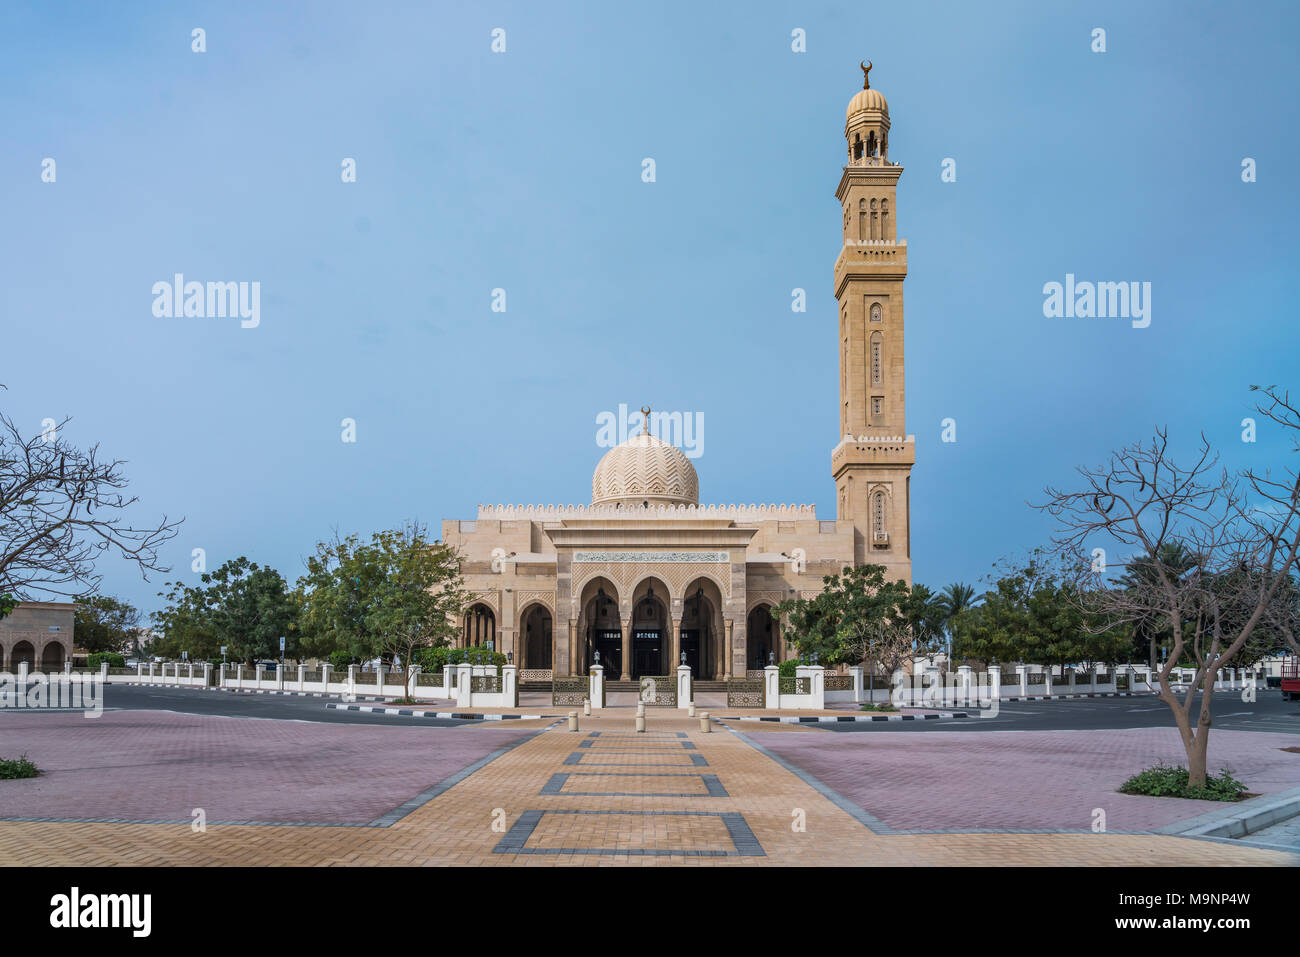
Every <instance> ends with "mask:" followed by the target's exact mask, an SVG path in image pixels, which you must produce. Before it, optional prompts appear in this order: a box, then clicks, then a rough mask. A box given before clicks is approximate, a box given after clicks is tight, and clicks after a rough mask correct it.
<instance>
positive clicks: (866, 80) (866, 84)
mask: <svg viewBox="0 0 1300 957" xmlns="http://www.w3.org/2000/svg"><path fill="white" fill-rule="evenodd" d="M858 66H860V67H861V68H862V89H864V90H869V89H871V77H869V76H868V75H867V74H868V73H870V72H871V61H870V60H868V61H867V62H866V63H863V62H861V61H859V62H858Z"/></svg>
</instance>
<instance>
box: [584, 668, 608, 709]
mask: <svg viewBox="0 0 1300 957" xmlns="http://www.w3.org/2000/svg"><path fill="white" fill-rule="evenodd" d="M587 698H588V699H589V700H590V701H591V707H592V708H593V709H595V708H603V707H605V666H604V665H592V666H591V673H590V676H589V677H588V679H587Z"/></svg>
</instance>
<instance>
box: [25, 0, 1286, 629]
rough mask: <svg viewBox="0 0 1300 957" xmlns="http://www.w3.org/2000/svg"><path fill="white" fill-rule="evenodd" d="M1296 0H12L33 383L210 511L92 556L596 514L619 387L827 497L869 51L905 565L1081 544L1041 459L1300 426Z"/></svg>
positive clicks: (125, 579)
mask: <svg viewBox="0 0 1300 957" xmlns="http://www.w3.org/2000/svg"><path fill="white" fill-rule="evenodd" d="M1298 20H1300V17H1298V16H1297V14H1296V12H1295V9H1294V7H1293V6H1289V5H1287V4H1281V3H1279V4H1267V3H1252V4H1245V5H1237V6H1236V7H1235V8H1234V9H1233V10H1226V9H1220V8H1218V7H1216V6H1213V5H1210V4H1203V3H1142V4H1132V3H1090V4H1086V5H1084V4H1042V3H1005V4H991V5H985V4H971V3H935V4H927V3H908V4H853V3H813V4H805V3H788V4H776V3H745V4H726V5H724V4H698V3H690V4H688V3H667V4H663V5H651V6H646V5H632V4H615V3H608V2H604V3H586V4H573V3H565V2H551V3H546V4H535V3H534V4H526V3H519V4H475V5H468V4H465V5H449V4H429V3H423V4H382V3H376V4H353V3H346V4H342V3H340V4H330V3H284V4H274V5H266V4H260V3H237V2H224V3H212V4H192V3H183V2H181V3H168V4H165V5H163V4H157V5H144V4H132V3H122V4H113V5H92V4H58V3H40V4H30V5H24V4H19V3H7V4H5V5H4V6H3V7H2V8H0V54H2V55H0V79H2V80H3V82H0V116H3V117H4V133H3V137H4V143H5V148H4V150H3V151H0V204H2V205H0V208H3V210H4V227H5V228H4V229H3V230H0V314H2V315H3V329H4V335H3V339H2V340H0V382H3V383H5V384H6V385H7V386H8V391H6V392H2V393H0V408H3V409H4V410H5V411H6V412H7V413H8V414H9V415H11V416H12V417H14V418H15V419H16V420H18V421H19V422H20V423H22V424H24V425H25V426H28V427H30V430H31V431H33V432H38V431H39V430H40V423H41V420H42V419H44V418H46V417H52V418H55V419H61V418H63V417H64V416H72V417H73V421H72V423H71V425H70V426H69V432H68V438H69V439H71V440H73V441H75V442H77V443H80V444H83V445H89V444H92V443H95V442H98V443H100V445H101V447H102V449H103V451H104V452H105V453H107V454H111V455H113V456H116V457H119V458H122V459H126V460H128V462H129V465H128V466H127V471H128V474H129V476H130V477H131V480H132V482H131V484H132V489H133V491H134V492H135V493H136V494H138V495H139V497H140V500H141V501H140V503H139V505H138V506H137V509H138V516H139V518H140V519H141V520H146V519H149V518H154V517H156V516H160V515H161V514H162V513H164V512H165V513H167V514H169V515H172V516H181V515H183V516H185V517H186V522H185V524H184V526H183V528H182V531H181V534H180V536H179V537H178V538H177V539H176V540H175V541H174V542H173V543H172V544H171V546H170V547H169V548H168V550H167V552H166V553H165V556H164V557H165V558H166V559H167V560H168V561H170V562H171V564H172V565H173V567H174V569H175V574H174V575H173V576H156V577H155V579H154V581H153V582H144V581H142V580H141V579H140V576H139V574H138V572H135V571H133V570H132V569H131V568H129V567H128V566H126V565H124V564H122V563H120V562H114V561H106V562H104V563H103V564H102V566H101V570H102V572H103V573H104V575H105V579H104V583H103V590H104V591H107V592H109V593H113V594H119V595H123V596H125V597H127V598H128V599H130V600H132V601H134V602H136V603H137V604H139V605H140V606H141V607H142V608H144V609H145V610H146V611H149V610H152V609H153V608H155V607H157V605H158V602H157V600H156V599H155V598H154V595H155V593H156V592H157V591H158V590H159V583H160V582H161V581H162V580H164V578H166V577H182V578H184V579H186V580H192V579H194V578H195V577H196V576H195V575H194V574H193V573H192V572H191V571H190V567H189V566H190V560H189V556H190V552H191V549H193V548H195V547H202V548H204V549H206V552H207V555H208V564H209V567H215V566H216V565H217V564H219V563H220V562H221V561H223V560H225V559H226V558H231V557H235V556H238V555H241V554H246V555H247V556H249V557H250V558H251V559H252V560H254V561H257V562H260V563H266V564H270V565H273V566H274V567H276V568H278V569H280V570H281V571H282V572H283V573H284V574H285V575H286V577H288V578H289V579H290V580H291V581H292V580H293V579H295V578H296V577H297V576H298V574H299V573H300V572H301V570H302V558H303V556H305V555H306V554H307V553H308V552H309V551H310V550H311V549H312V546H313V543H314V542H316V541H318V540H319V539H321V538H323V537H326V536H328V535H329V533H330V530H331V529H332V528H334V527H338V528H339V529H340V530H341V531H343V532H344V533H348V532H360V533H368V532H370V531H371V530H374V529H378V528H384V527H391V526H394V525H397V524H399V523H401V522H402V521H404V520H406V519H419V520H422V521H425V522H428V523H430V524H431V525H434V526H436V525H437V523H438V522H439V521H440V520H441V519H443V518H448V517H457V518H473V517H474V514H475V508H476V505H477V504H478V503H479V502H485V503H486V502H491V503H496V502H536V503H553V502H554V503H559V502H565V503H569V502H573V503H584V502H586V501H588V500H589V498H590V477H591V472H592V469H593V468H594V467H595V465H596V462H597V461H598V459H599V457H600V455H601V453H602V452H603V449H601V448H598V447H597V445H596V440H595V436H596V425H595V423H596V416H597V415H598V414H599V413H600V412H602V411H605V410H615V409H617V408H618V405H619V403H626V404H627V405H629V406H631V407H638V406H640V405H642V404H650V405H652V406H653V407H655V408H657V409H667V410H681V411H688V412H692V413H696V414H702V415H703V418H704V421H705V444H704V454H703V455H702V456H701V457H700V458H698V459H696V460H695V465H696V468H697V469H698V471H699V475H700V486H701V498H702V500H703V501H706V502H716V503H731V502H745V503H749V502H800V503H806V502H810V503H814V504H816V505H817V507H818V510H819V513H820V514H821V516H822V517H824V518H831V517H833V516H834V487H833V484H832V481H831V478H830V471H829V453H830V450H831V448H832V447H833V446H834V445H835V443H836V441H837V438H838V436H837V435H836V432H837V428H838V419H837V415H836V392H837V381H836V378H837V364H836V343H835V339H836V332H835V322H836V306H835V300H834V298H833V289H832V285H831V270H832V265H833V263H834V260H835V257H836V255H837V253H838V251H839V244H840V210H839V206H838V203H837V201H836V200H835V196H834V190H835V187H836V184H837V182H838V180H839V176H840V171H841V165H842V160H843V155H844V145H843V140H842V131H843V122H844V107H845V105H846V103H847V102H848V100H849V99H850V98H851V97H852V96H853V94H854V93H855V92H856V91H857V90H858V89H860V88H861V74H860V72H859V70H858V67H857V64H858V61H859V59H861V58H868V59H871V60H872V61H873V62H874V65H875V67H874V69H873V71H872V74H871V78H872V86H873V87H875V88H878V89H880V90H881V91H882V92H883V93H884V94H885V95H886V97H888V99H889V104H890V113H891V118H892V121H893V129H892V131H891V139H890V155H891V159H893V160H895V161H897V162H900V163H902V164H903V166H904V167H905V172H904V174H903V177H902V180H901V183H900V187H899V195H898V208H897V217H898V223H899V235H900V236H904V237H906V238H907V239H908V242H909V268H910V273H909V278H908V280H907V286H906V324H907V326H906V343H907V403H908V413H907V418H908V431H909V432H911V433H914V434H915V435H916V439H917V464H916V468H915V470H914V472H913V478H912V498H913V505H912V521H913V540H912V552H913V560H914V575H915V578H916V580H917V581H922V582H926V583H929V584H932V585H935V586H942V585H944V584H946V583H947V582H949V581H953V580H959V579H960V580H967V581H975V580H977V579H979V578H980V577H981V576H982V575H984V574H985V573H986V572H987V571H988V570H989V567H990V566H991V564H992V563H993V562H994V561H995V560H996V559H998V558H999V557H1001V556H1003V555H1005V554H1008V553H1011V552H1016V551H1023V550H1025V549H1028V548H1030V547H1033V546H1034V545H1037V544H1041V543H1042V542H1044V541H1045V539H1046V538H1047V536H1048V535H1049V534H1050V531H1051V526H1050V520H1049V519H1048V518H1047V517H1046V516H1044V515H1041V514H1039V513H1037V512H1034V511H1032V510H1031V509H1030V508H1029V507H1028V506H1027V505H1026V504H1025V503H1026V502H1027V501H1030V500H1037V498H1038V496H1039V495H1040V492H1041V489H1042V487H1043V486H1044V485H1045V484H1046V483H1048V482H1052V483H1065V484H1068V482H1069V479H1070V475H1071V470H1072V469H1073V468H1074V467H1075V466H1077V465H1080V464H1090V465H1095V464H1098V463H1099V462H1100V461H1102V460H1103V459H1104V458H1105V457H1106V455H1107V453H1108V452H1109V451H1110V450H1111V449H1112V448H1115V447H1117V446H1120V445H1123V444H1125V443H1128V442H1130V441H1133V440H1135V439H1139V438H1143V437H1146V436H1149V435H1150V433H1151V430H1152V428H1153V427H1154V426H1156V425H1157V424H1167V425H1168V426H1169V428H1170V430H1171V434H1172V436H1173V439H1174V442H1175V445H1176V446H1178V447H1180V448H1187V447H1190V446H1191V445H1192V444H1194V442H1195V440H1196V437H1197V435H1198V433H1199V432H1200V431H1202V430H1203V431H1204V432H1205V433H1206V435H1207V436H1208V437H1209V438H1210V439H1211V441H1213V442H1214V443H1215V445H1216V446H1217V447H1218V448H1219V449H1220V450H1221V451H1222V453H1223V455H1224V460H1225V463H1226V464H1229V465H1233V466H1244V465H1255V466H1262V465H1267V464H1269V463H1275V464H1284V463H1285V462H1286V461H1287V460H1288V456H1289V446H1288V445H1287V444H1286V443H1285V442H1284V440H1283V437H1282V436H1281V435H1279V434H1277V433H1276V432H1275V431H1270V430H1269V429H1267V428H1264V427H1262V426H1261V430H1260V434H1259V440H1258V442H1256V443H1255V444H1253V445H1247V444H1244V443H1242V442H1241V440H1240V434H1241V419H1242V418H1243V417H1244V416H1245V415H1247V414H1249V413H1250V410H1251V398H1250V394H1249V392H1248V391H1247V389H1248V386H1249V385H1250V384H1251V383H1261V384H1272V383H1278V384H1282V385H1286V384H1295V372H1296V369H1297V361H1296V360H1297V355H1298V354H1300V332H1297V327H1296V324H1295V322H1294V315H1293V309H1292V308H1291V302H1292V296H1293V293H1292V289H1291V288H1290V281H1291V280H1292V279H1293V276H1294V273H1295V270H1294V266H1293V264H1294V262H1295V261H1296V259H1297V253H1298V252H1300V249H1298V248H1297V247H1298V245H1300V238H1298V237H1300V230H1297V229H1296V228H1295V223H1296V221H1297V190H1296V186H1295V181H1294V177H1293V172H1292V170H1291V169H1290V167H1289V166H1288V165H1287V164H1289V163H1291V162H1292V161H1293V158H1294V157H1295V156H1296V155H1300V142H1297V140H1298V139H1300V134H1298V133H1297V126H1296V124H1295V122H1294V120H1293V116H1294V96H1295V89H1296V87H1297V82H1296V81H1297V76H1296V74H1297V66H1296V58H1295V57H1294V55H1293V52H1292V50H1291V49H1290V45H1291V43H1292V42H1293V38H1294V36H1295V34H1296V31H1297V26H1300V23H1298V22H1297V21H1298ZM195 27H201V28H203V29H204V30H205V31H206V42H207V52H206V53H202V54H197V53H194V52H192V51H191V30H192V29H193V28H195ZM497 27H500V28H503V29H504V30H505V31H506V52H505V53H503V54H494V53H492V52H491V49H490V42H491V36H490V34H491V31H492V30H493V29H494V28H497ZM1095 27H1102V28H1104V29H1105V30H1106V42H1107V52H1105V53H1104V54H1099V53H1093V52H1091V49H1090V44H1091V31H1092V30H1093V28H1095ZM795 28H800V29H803V30H804V31H806V36H807V52H806V53H801V54H797V53H794V52H792V51H791V31H792V30H794V29H795ZM46 157H51V158H54V159H55V161H56V163H57V181H56V182H55V183H52V184H51V183H43V182H42V181H41V162H42V160H43V159H44V158H46ZM344 157H353V158H355V159H356V162H357V182H356V183H351V184H344V183H342V182H340V175H339V174H340V164H341V161H342V159H343V158H344ZM644 157H653V158H654V159H655V161H656V165H657V181H656V182H655V183H653V184H647V183H643V182H642V180H641V161H642V159H643V158H644ZM945 157H952V158H953V159H955V160H956V162H957V172H958V178H957V182H955V183H943V182H941V180H940V164H941V162H942V161H943V159H944V158H945ZM1245 157H1252V158H1254V159H1255V160H1256V162H1257V164H1258V181H1257V182H1255V183H1249V184H1247V183H1243V182H1242V180H1241V175H1240V173H1241V162H1242V160H1243V158H1245ZM177 272H181V273H184V274H185V276H186V277H187V278H189V279H197V280H200V281H207V280H230V281H258V282H260V283H261V290H262V304H261V324H260V325H259V326H258V328H256V329H242V328H240V325H239V323H238V322H237V321H231V320H199V319H165V318H156V317H155V316H154V315H153V313H152V310H151V305H152V302H153V295H152V293H151V288H152V286H153V284H154V283H155V282H157V281H159V280H170V279H171V277H172V275H173V274H174V273H177ZM1066 273H1074V274H1075V275H1076V276H1077V277H1078V278H1079V279H1089V280H1094V281H1101V280H1104V281H1143V282H1150V283H1151V284H1152V322H1151V325H1150V327H1149V328H1146V329H1140V330H1139V329H1133V328H1131V326H1130V324H1129V323H1128V322H1126V321H1123V320H1105V319H1048V318H1045V317H1044V316H1043V311H1042V303H1043V293H1042V287H1043V284H1044V283H1047V282H1051V281H1057V282H1060V281H1063V280H1064V277H1065V274H1066ZM795 287H802V288H805V289H806V290H807V291H808V311H807V312H805V313H792V312H791V309H790V297H791V290H792V289H793V288H795ZM494 288H503V289H505V290H506V293H507V311H506V312H505V313H496V312H493V311H492V310H491V308H490V305H491V291H492V290H493V289H494ZM345 417H346V418H353V419H355V420H356V422H357V441H356V443H354V444H345V443H343V442H342V441H341V440H340V422H341V420H342V419H343V418H345ZM947 417H951V418H954V419H955V420H956V421H957V439H958V440H957V442H955V443H947V444H946V443H942V442H941V441H940V423H941V421H942V420H943V419H944V418H947Z"/></svg>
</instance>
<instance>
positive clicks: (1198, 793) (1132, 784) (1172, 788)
mask: <svg viewBox="0 0 1300 957" xmlns="http://www.w3.org/2000/svg"><path fill="white" fill-rule="evenodd" d="M1188 777H1189V776H1188V773H1187V769H1186V768H1184V767H1182V766H1173V767H1171V766H1169V765H1167V764H1157V765H1156V766H1155V767H1153V768H1147V769H1146V770H1145V771H1141V772H1139V773H1137V774H1135V775H1133V776H1132V777H1131V778H1129V779H1128V780H1127V781H1125V782H1124V783H1123V784H1121V785H1120V786H1119V790H1120V793H1121V794H1145V795H1148V796H1150V797H1180V798H1194V799H1196V800H1200V801H1239V800H1241V795H1242V792H1244V791H1245V790H1246V785H1244V784H1242V783H1241V782H1240V781H1238V780H1237V779H1236V778H1234V777H1233V776H1232V774H1231V773H1229V772H1228V770H1227V769H1224V770H1222V771H1220V772H1219V775H1218V776H1217V777H1216V776H1214V775H1212V774H1211V775H1206V778H1205V787H1200V788H1193V787H1188V786H1187V781H1188Z"/></svg>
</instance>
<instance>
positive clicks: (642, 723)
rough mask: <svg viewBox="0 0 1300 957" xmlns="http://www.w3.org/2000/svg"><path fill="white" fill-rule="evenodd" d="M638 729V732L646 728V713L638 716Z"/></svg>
mask: <svg viewBox="0 0 1300 957" xmlns="http://www.w3.org/2000/svg"><path fill="white" fill-rule="evenodd" d="M636 729H637V731H638V732H640V731H644V730H645V715H643V714H639V715H637V716H636Z"/></svg>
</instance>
